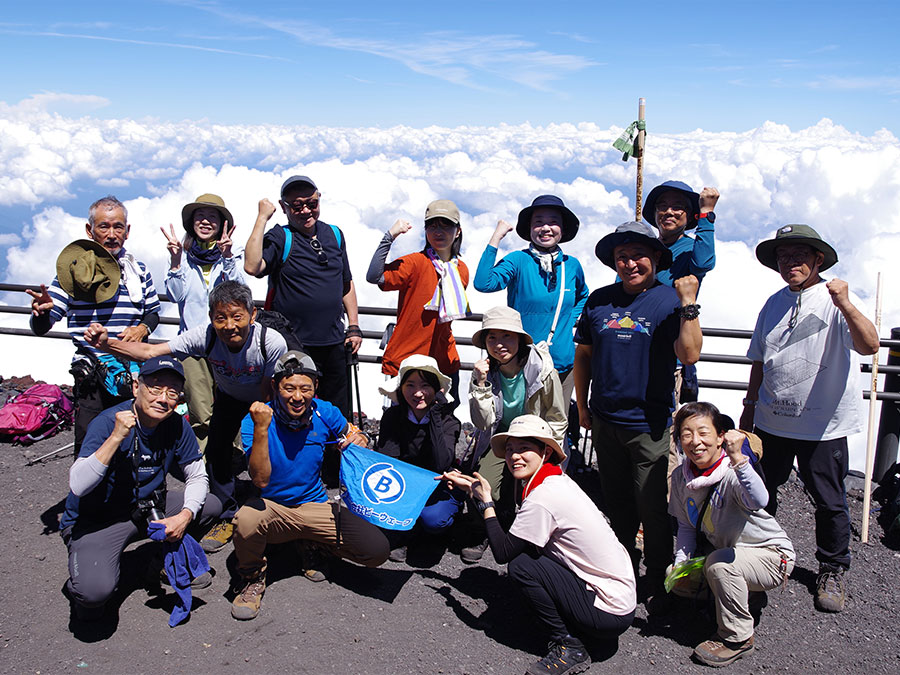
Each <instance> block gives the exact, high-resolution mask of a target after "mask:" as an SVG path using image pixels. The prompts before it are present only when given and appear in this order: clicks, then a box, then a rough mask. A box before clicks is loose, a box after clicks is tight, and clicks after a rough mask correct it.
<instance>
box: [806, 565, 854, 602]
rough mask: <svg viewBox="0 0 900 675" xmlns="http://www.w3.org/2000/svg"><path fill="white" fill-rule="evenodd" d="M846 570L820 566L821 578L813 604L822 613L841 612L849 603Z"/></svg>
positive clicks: (817, 584)
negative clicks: (847, 602) (845, 577)
mask: <svg viewBox="0 0 900 675" xmlns="http://www.w3.org/2000/svg"><path fill="white" fill-rule="evenodd" d="M846 571H847V570H846V569H844V568H843V567H841V566H840V565H829V564H827V563H826V564H823V565H820V566H819V578H818V579H816V597H815V599H814V600H813V604H814V605H815V607H816V609H817V610H819V611H820V612H840V611H843V609H844V603H845V602H846V601H847V585H846V583H845V579H844V574H845V573H846Z"/></svg>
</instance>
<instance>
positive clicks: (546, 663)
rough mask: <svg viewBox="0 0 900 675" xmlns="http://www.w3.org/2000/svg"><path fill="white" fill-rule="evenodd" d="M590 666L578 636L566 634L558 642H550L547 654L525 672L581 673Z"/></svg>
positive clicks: (586, 653)
mask: <svg viewBox="0 0 900 675" xmlns="http://www.w3.org/2000/svg"><path fill="white" fill-rule="evenodd" d="M590 667H591V657H590V656H589V655H588V652H587V649H586V648H585V646H584V644H582V642H581V640H579V639H578V638H574V637H572V636H571V635H567V636H566V637H564V638H563V639H562V640H560V641H559V642H551V643H550V651H549V652H547V656H545V657H544V658H542V659H541V660H540V661H538V662H537V663H532V664H531V665H530V666H528V670H526V671H525V673H526V675H540V674H541V673H560V674H561V673H583V672H584V671H585V670H587V669H588V668H590Z"/></svg>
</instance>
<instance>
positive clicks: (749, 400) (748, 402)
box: [743, 398, 756, 408]
mask: <svg viewBox="0 0 900 675" xmlns="http://www.w3.org/2000/svg"><path fill="white" fill-rule="evenodd" d="M743 403H744V405H745V406H750V407H751V408H755V407H756V399H755V398H745V399H744V401H743Z"/></svg>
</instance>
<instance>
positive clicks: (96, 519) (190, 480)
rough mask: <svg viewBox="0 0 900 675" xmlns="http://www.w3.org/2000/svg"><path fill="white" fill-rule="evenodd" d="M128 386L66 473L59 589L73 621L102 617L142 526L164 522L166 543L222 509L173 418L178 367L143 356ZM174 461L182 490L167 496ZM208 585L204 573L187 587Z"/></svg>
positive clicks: (94, 425) (180, 383)
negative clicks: (64, 551)
mask: <svg viewBox="0 0 900 675" xmlns="http://www.w3.org/2000/svg"><path fill="white" fill-rule="evenodd" d="M132 386H133V393H134V401H125V402H123V403H119V404H117V405H114V406H113V407H111V408H107V409H106V410H104V411H103V412H102V413H100V414H99V415H98V416H97V417H96V418H94V420H93V422H91V424H90V426H88V429H87V434H86V435H85V438H84V443H83V444H82V446H81V452H80V454H79V457H78V459H76V460H75V463H74V464H73V465H72V468H71V470H70V471H69V489H70V492H69V496H68V498H67V499H66V508H65V512H64V513H63V516H62V518H61V520H60V531H61V534H62V538H63V541H64V542H65V544H66V546H67V547H68V549H69V580H68V581H67V582H66V590H67V592H68V594H69V597H70V598H71V599H72V601H73V603H74V609H75V612H76V615H77V616H78V617H79V618H80V619H97V618H100V617H101V616H102V614H103V609H104V606H105V605H106V602H107V601H108V600H109V598H110V596H111V595H112V594H113V591H115V589H116V585H117V584H118V581H119V560H120V558H121V556H122V551H124V550H125V546H127V545H128V543H129V542H130V541H132V540H134V539H136V538H139V537H145V536H147V523H149V522H152V521H159V522H161V523H164V524H165V526H166V540H167V541H179V540H180V539H181V538H182V536H184V533H185V530H186V529H187V527H188V525H190V524H191V522H192V521H194V520H196V519H198V516H199V517H200V520H201V521H208V520H211V519H213V518H215V517H216V516H218V514H219V512H220V511H221V508H222V507H221V504H220V502H219V500H218V499H216V498H215V497H210V498H209V499H207V478H206V469H205V468H204V466H203V459H202V457H200V451H199V449H198V447H197V439H196V437H195V436H194V433H193V431H191V426H190V424H188V422H187V421H186V420H185V419H184V418H183V417H181V416H180V415H174V414H173V413H174V412H175V406H176V405H178V402H179V401H180V400H181V397H182V392H183V391H184V370H183V369H182V367H181V364H180V363H179V362H178V361H177V360H176V359H174V358H172V357H171V356H162V357H158V358H154V359H150V360H149V361H146V362H145V363H144V365H143V366H141V370H140V374H139V375H138V378H137V379H136V380H135V381H134V383H133V385H132ZM176 464H177V465H178V467H180V473H181V474H182V476H183V477H184V481H185V488H184V493H169V492H167V491H166V474H167V473H168V472H169V471H170V470H172V469H173V468H174V465H176ZM204 503H205V505H204ZM201 511H202V513H201ZM164 515H165V517H164ZM209 582H211V578H210V577H209V573H206V574H205V575H203V577H201V578H198V579H197V580H195V583H194V584H192V585H193V586H194V587H195V588H196V587H198V586H199V587H202V586H203V585H204V584H205V585H208V584H209Z"/></svg>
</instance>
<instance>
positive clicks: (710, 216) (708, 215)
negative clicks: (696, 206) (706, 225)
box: [697, 211, 716, 223]
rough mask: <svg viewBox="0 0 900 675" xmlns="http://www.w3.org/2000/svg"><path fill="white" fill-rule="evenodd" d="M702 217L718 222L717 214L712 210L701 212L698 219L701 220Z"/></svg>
mask: <svg viewBox="0 0 900 675" xmlns="http://www.w3.org/2000/svg"><path fill="white" fill-rule="evenodd" d="M701 218H706V219H707V220H708V221H709V222H710V223H715V222H716V214H715V213H713V212H712V211H707V212H706V213H701V214H699V215H698V216H697V220H700V219H701Z"/></svg>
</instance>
